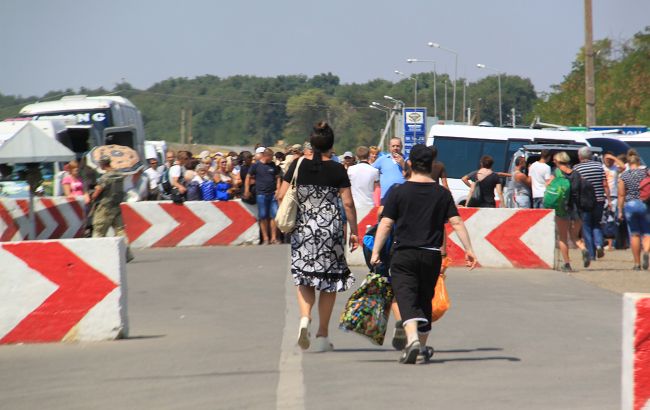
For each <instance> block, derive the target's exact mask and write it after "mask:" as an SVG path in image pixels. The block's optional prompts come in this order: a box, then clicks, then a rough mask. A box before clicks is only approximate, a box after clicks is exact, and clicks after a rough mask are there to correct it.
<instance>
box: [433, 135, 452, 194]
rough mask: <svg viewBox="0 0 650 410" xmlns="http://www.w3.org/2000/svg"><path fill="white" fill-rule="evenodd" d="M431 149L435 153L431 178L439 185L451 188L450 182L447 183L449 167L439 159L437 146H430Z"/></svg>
mask: <svg viewBox="0 0 650 410" xmlns="http://www.w3.org/2000/svg"><path fill="white" fill-rule="evenodd" d="M429 149H430V150H431V153H432V154H433V164H432V165H431V179H433V181H434V182H436V183H437V184H438V185H441V186H443V187H445V188H447V189H449V184H447V169H446V168H445V164H444V163H443V162H442V161H438V160H437V159H436V158H438V148H436V147H435V146H433V145H432V146H430V147H429Z"/></svg>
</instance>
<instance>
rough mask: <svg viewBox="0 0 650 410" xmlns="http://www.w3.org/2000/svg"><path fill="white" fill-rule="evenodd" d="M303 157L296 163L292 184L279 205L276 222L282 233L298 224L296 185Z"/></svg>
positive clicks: (287, 231)
mask: <svg viewBox="0 0 650 410" xmlns="http://www.w3.org/2000/svg"><path fill="white" fill-rule="evenodd" d="M302 159H303V157H300V159H299V160H298V163H296V168H295V169H294V170H293V176H292V177H291V185H289V189H287V192H286V193H285V194H284V198H282V202H281V203H280V206H279V207H278V212H277V213H276V215H275V224H276V225H277V227H278V229H279V230H280V232H282V233H289V232H291V231H293V229H294V228H295V226H296V216H297V214H298V197H297V192H296V185H297V181H298V170H299V169H300V164H301V163H302Z"/></svg>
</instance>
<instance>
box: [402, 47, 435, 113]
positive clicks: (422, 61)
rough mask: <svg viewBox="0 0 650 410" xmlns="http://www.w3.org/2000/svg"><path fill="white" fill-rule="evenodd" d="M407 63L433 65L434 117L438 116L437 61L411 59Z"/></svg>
mask: <svg viewBox="0 0 650 410" xmlns="http://www.w3.org/2000/svg"><path fill="white" fill-rule="evenodd" d="M406 62H407V63H433V116H434V117H437V116H438V97H437V91H436V83H437V79H436V61H435V60H421V59H419V58H409V59H407V60H406Z"/></svg>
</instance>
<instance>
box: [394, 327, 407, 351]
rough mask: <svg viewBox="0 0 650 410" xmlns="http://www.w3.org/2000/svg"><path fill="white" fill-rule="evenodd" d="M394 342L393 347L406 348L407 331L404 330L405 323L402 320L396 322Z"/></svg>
mask: <svg viewBox="0 0 650 410" xmlns="http://www.w3.org/2000/svg"><path fill="white" fill-rule="evenodd" d="M392 344H393V348H394V349H395V350H397V351H400V350H404V347H406V332H405V331H404V325H402V321H401V320H398V321H396V322H395V330H393V342H392Z"/></svg>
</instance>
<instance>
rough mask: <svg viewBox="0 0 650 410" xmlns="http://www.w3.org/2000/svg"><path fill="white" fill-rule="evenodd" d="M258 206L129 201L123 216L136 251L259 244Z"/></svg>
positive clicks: (197, 202)
mask: <svg viewBox="0 0 650 410" xmlns="http://www.w3.org/2000/svg"><path fill="white" fill-rule="evenodd" d="M256 215H257V207H256V206H255V205H252V206H251V205H247V204H245V203H243V202H241V201H238V200H234V201H187V202H185V203H183V204H175V203H173V202H170V201H147V202H129V203H123V204H122V217H123V218H124V225H125V227H126V235H127V238H128V240H129V244H130V245H131V246H132V247H133V248H166V247H177V246H214V245H241V244H247V243H258V242H259V229H258V226H257V219H256Z"/></svg>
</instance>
